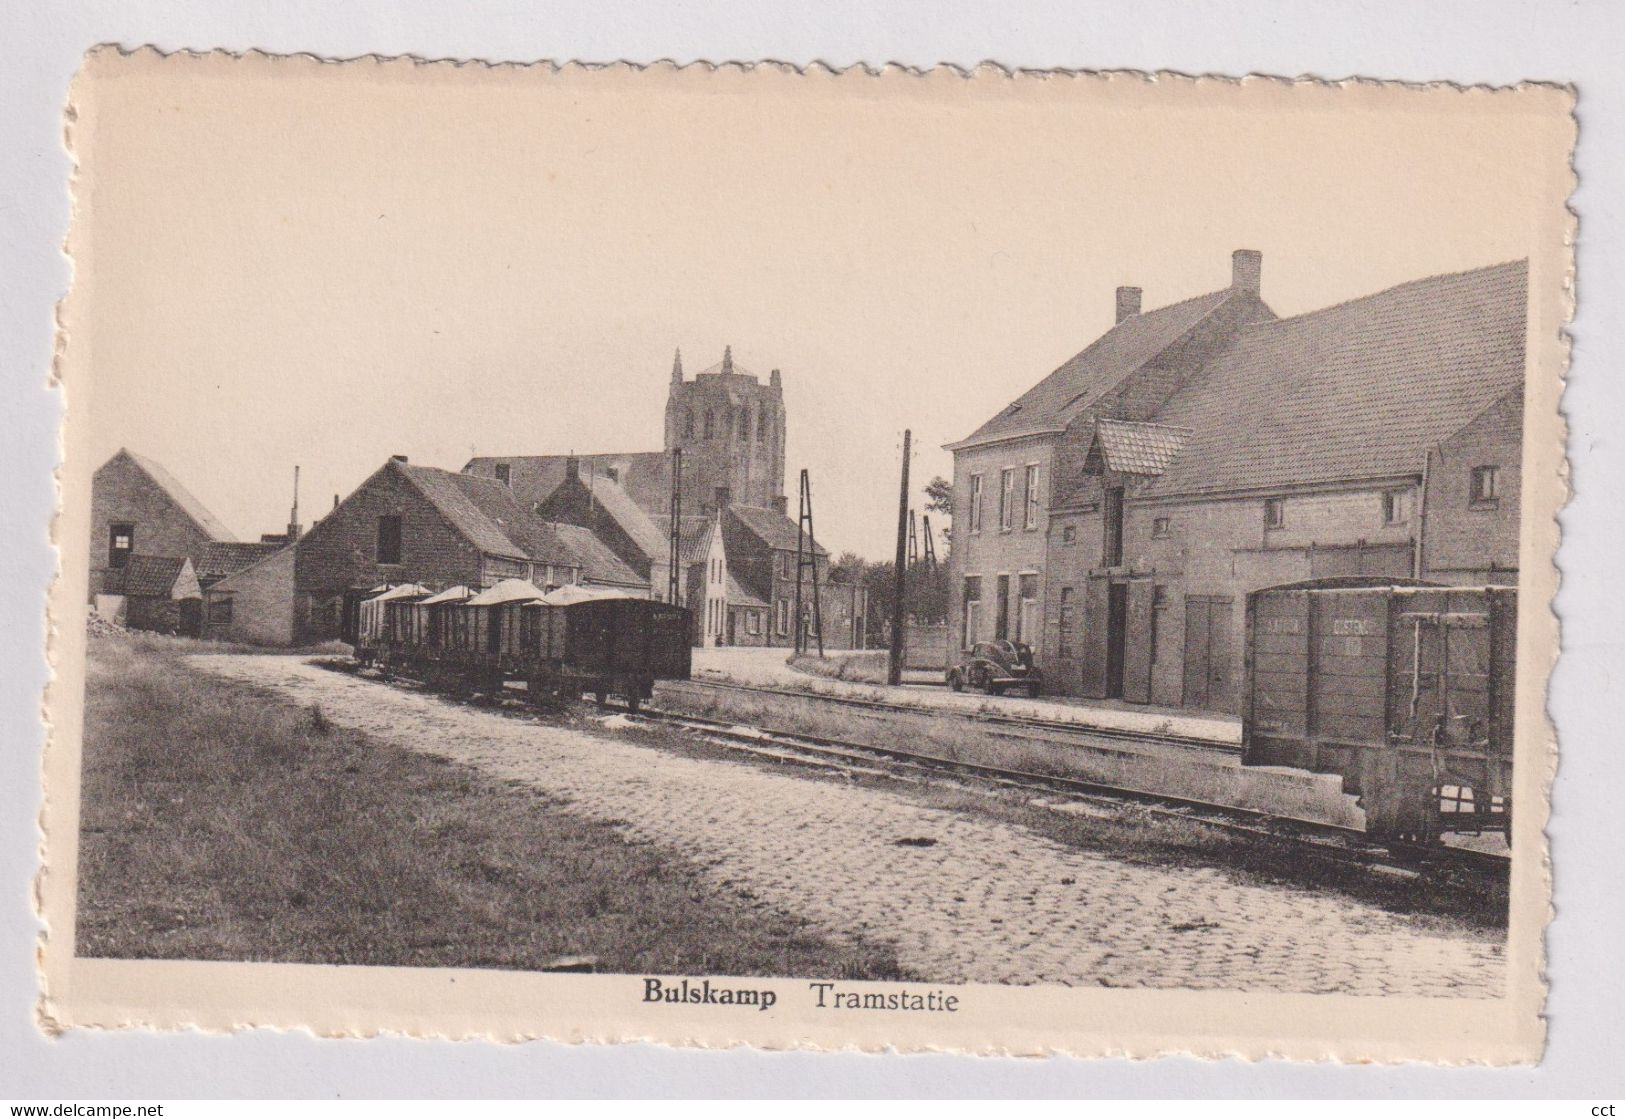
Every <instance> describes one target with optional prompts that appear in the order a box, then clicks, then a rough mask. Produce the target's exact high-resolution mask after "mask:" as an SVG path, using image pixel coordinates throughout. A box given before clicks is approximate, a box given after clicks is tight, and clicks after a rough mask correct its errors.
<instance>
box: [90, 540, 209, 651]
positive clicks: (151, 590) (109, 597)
mask: <svg viewBox="0 0 1625 1119" xmlns="http://www.w3.org/2000/svg"><path fill="white" fill-rule="evenodd" d="M96 612H97V613H98V614H100V615H102V616H103V617H106V618H109V619H110V620H112V621H116V622H119V623H122V624H123V625H125V626H127V627H128V628H130V629H144V630H150V631H152V632H154V633H172V634H180V635H182V636H186V637H196V636H198V635H199V633H201V631H202V618H203V589H202V588H201V587H200V586H199V585H198V581H197V573H196V572H195V571H194V570H193V568H192V561H191V560H190V559H188V558H187V557H185V556H143V555H132V556H128V557H126V558H125V560H124V564H123V566H122V567H118V568H114V569H110V570H108V571H107V572H106V574H105V576H104V578H103V583H102V593H101V594H99V595H97V596H96Z"/></svg>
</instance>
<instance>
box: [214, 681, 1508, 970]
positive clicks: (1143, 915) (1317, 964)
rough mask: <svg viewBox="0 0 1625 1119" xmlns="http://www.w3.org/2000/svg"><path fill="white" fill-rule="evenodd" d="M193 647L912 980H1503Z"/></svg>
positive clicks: (1098, 868) (843, 806) (1212, 884)
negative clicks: (644, 849)
mask: <svg viewBox="0 0 1625 1119" xmlns="http://www.w3.org/2000/svg"><path fill="white" fill-rule="evenodd" d="M192 663H194V664H195V665H197V666H199V667H200V668H204V669H206V670H208V671H211V672H215V673H219V674H221V675H224V676H228V677H232V678H236V679H240V680H244V681H248V682H252V683H257V684H261V685H266V686H270V687H272V688H274V689H276V690H278V691H280V692H282V693H285V694H286V695H287V696H288V697H289V698H291V699H294V700H296V701H298V702H300V703H304V704H315V703H319V704H320V705H321V709H322V712H323V713H324V714H325V715H326V716H327V717H328V718H329V719H330V720H332V721H333V722H335V723H337V724H339V725H342V726H347V727H352V728H356V729H360V730H363V731H365V732H367V733H368V734H371V735H373V736H375V737H377V738H378V739H380V740H383V741H387V742H391V743H394V744H397V745H399V746H402V747H405V748H408V749H412V750H417V751H421V752H425V753H430V754H438V755H441V756H444V757H447V758H451V759H454V760H456V761H458V762H462V763H465V764H468V765H470V766H474V767H477V768H479V769H480V770H483V771H484V772H486V773H488V774H490V775H492V776H494V777H496V778H502V779H519V780H523V781H526V782H529V783H531V784H533V785H535V786H537V787H538V788H541V789H545V790H546V791H548V792H549V793H551V794H554V795H556V796H559V797H562V798H564V799H566V800H567V801H568V802H569V809H568V810H569V811H572V812H577V813H581V814H583V815H586V816H589V817H593V818H597V819H601V820H614V821H618V822H620V826H621V827H622V828H623V829H624V832H625V833H626V834H627V835H628V836H629V837H636V838H638V839H640V840H646V841H652V842H654V843H657V844H659V845H661V846H663V847H665V848H666V849H668V850H670V851H672V852H674V853H676V852H680V853H682V855H683V856H684V857H687V858H690V859H692V860H693V861H694V862H696V863H697V864H698V865H700V866H702V867H704V868H706V870H707V871H708V872H709V874H710V875H711V877H712V878H713V880H714V881H715V882H716V883H717V885H718V886H719V887H726V888H730V889H733V890H736V891H739V892H742V893H745V894H747V895H748V896H751V897H754V898H755V899H757V900H758V901H759V902H760V903H761V904H763V905H766V906H772V907H775V908H777V909H779V910H781V911H784V912H787V913H791V914H795V915H797V916H799V917H801V918H803V919H805V920H806V921H807V922H809V924H810V925H811V926H812V927H814V928H815V929H817V930H818V931H820V932H821V933H822V934H824V935H826V936H829V937H832V938H836V939H839V938H842V937H844V936H848V935H857V936H862V937H864V938H866V939H869V940H870V941H872V942H890V943H892V944H895V946H896V948H897V951H898V956H899V959H900V961H901V962H902V964H903V966H904V967H905V968H907V969H909V970H910V971H912V972H914V973H916V974H917V975H918V976H920V977H921V978H922V979H925V980H928V981H935V982H992V983H1065V984H1091V985H1092V984H1099V985H1104V986H1126V987H1136V986H1138V987H1185V988H1221V987H1222V988H1230V989H1247V990H1276V991H1295V992H1344V993H1359V994H1372V995H1377V994H1389V993H1391V994H1405V995H1440V996H1476V997H1492V996H1494V995H1496V994H1498V993H1499V992H1500V990H1501V988H1502V985H1503V982H1504V967H1503V959H1502V950H1501V948H1500V946H1499V945H1494V944H1490V943H1485V942H1484V941H1482V940H1479V939H1473V938H1471V937H1470V936H1467V935H1450V934H1447V933H1439V932H1435V931H1429V930H1428V929H1426V928H1424V927H1422V926H1421V925H1420V924H1419V923H1417V922H1414V921H1412V920H1410V919H1407V918H1405V917H1403V916H1397V915H1394V914H1391V913H1387V912H1385V911H1383V910H1381V909H1378V908H1375V907H1373V906H1370V905H1366V904H1363V903H1360V902H1357V901H1354V900H1351V899H1349V898H1346V897H1342V896H1339V895H1336V894H1330V893H1328V894H1319V893H1313V892H1309V891H1304V890H1299V889H1288V888H1274V887H1262V886H1253V885H1240V884H1237V883H1236V882H1234V881H1232V880H1231V879H1230V878H1229V877H1228V876H1227V875H1226V874H1225V873H1224V872H1222V871H1219V870H1214V869H1185V868H1179V867H1166V868H1149V867H1144V866H1134V865H1130V864H1127V863H1123V862H1118V861H1116V860H1114V859H1112V858H1109V857H1107V856H1104V855H1101V854H1096V853H1092V852H1088V851H1081V850H1075V849H1072V848H1069V847H1066V846H1064V845H1062V844H1060V843H1057V842H1055V841H1053V840H1050V839H1047V838H1045V837H1042V836H1040V835H1037V834H1035V833H1033V832H1030V831H1027V830H1025V829H1022V828H1020V827H1016V826H1013V825H1009V824H1004V823H1000V822H996V821H991V820H988V819H986V818H982V817H978V816H976V815H974V814H963V813H954V812H948V811H944V810H941V809H936V808H931V807H927V806H924V805H921V804H919V803H916V802H915V801H913V800H911V799H909V798H908V797H907V796H906V795H903V794H901V793H894V792H890V791H886V790H882V789H873V788H864V787H859V786H851V785H845V784H842V783H840V782H836V781H831V780H827V779H816V778H812V777H808V776H797V775H793V774H792V773H789V772H786V773H777V772H773V771H769V770H765V769H763V768H761V767H759V766H754V765H748V764H740V763H733V762H727V761H717V760H709V759H698V758H687V757H683V756H680V755H677V754H673V753H671V752H669V751H665V750H661V749H656V748H652V747H647V746H639V745H635V744H633V743H631V742H628V741H617V740H615V739H614V738H613V737H598V736H596V735H587V734H582V733H580V732H579V731H572V730H568V729H564V728H559V727H553V726H548V725H546V724H543V723H540V722H537V721H534V720H531V719H519V718H504V717H500V716H497V715H495V714H493V713H491V712H488V711H480V710H478V709H475V708H469V707H462V706H457V705H454V704H450V703H447V702H444V701H442V700H440V699H437V698H436V697H434V696H431V695H427V694H423V693H419V692H414V691H406V690H402V689H399V688H392V687H389V686H387V685H384V684H381V683H379V682H377V681H374V680H367V679H361V678H357V677H354V676H350V675H347V674H344V673H337V672H332V671H329V670H327V669H323V668H319V667H316V666H313V665H307V664H304V663H302V662H300V661H298V660H295V659H292V658H288V657H280V656H257V657H256V656H243V657H234V656H208V657H197V658H194V660H193V662H192ZM614 722H615V720H612V721H611V725H614ZM904 841H908V842H906V843H905V842H904ZM900 844H901V845H900Z"/></svg>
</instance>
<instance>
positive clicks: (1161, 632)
mask: <svg viewBox="0 0 1625 1119" xmlns="http://www.w3.org/2000/svg"><path fill="white" fill-rule="evenodd" d="M1525 287H1526V267H1525V264H1524V263H1523V262H1514V263H1510V264H1502V265H1496V266H1493V267H1489V268H1482V269H1477V270H1474V271H1470V272H1464V273H1459V274H1454V275H1445V276H1434V277H1429V278H1427V279H1423V280H1418V281H1414V282H1412V283H1408V284H1402V285H1400V286H1398V287H1395V288H1391V289H1389V290H1387V291H1383V292H1379V293H1377V294H1375V295H1371V296H1366V297H1364V298H1361V299H1355V300H1351V301H1349V302H1347V303H1342V304H1338V305H1337V306H1334V307H1328V308H1325V309H1323V310H1319V311H1313V312H1310V313H1307V314H1304V315H1298V316H1294V317H1292V318H1287V319H1273V318H1269V319H1260V320H1258V321H1255V322H1251V323H1247V324H1244V325H1241V326H1240V327H1238V328H1237V329H1236V330H1235V331H1233V332H1232V336H1231V338H1230V339H1229V341H1228V342H1227V343H1226V344H1225V345H1224V346H1222V347H1220V348H1218V349H1217V350H1216V351H1215V352H1213V353H1211V354H1210V355H1209V356H1208V357H1207V359H1206V360H1205V362H1204V364H1203V367H1202V368H1201V370H1200V371H1199V374H1198V375H1196V376H1194V377H1191V378H1189V379H1187V380H1186V381H1185V382H1184V383H1183V384H1181V385H1180V386H1179V387H1178V388H1177V389H1176V390H1175V391H1174V392H1173V393H1171V394H1170V395H1169V396H1168V397H1166V398H1165V399H1164V400H1163V401H1162V402H1161V404H1160V405H1159V406H1158V407H1157V408H1156V409H1154V410H1152V411H1151V412H1150V413H1149V414H1145V413H1140V414H1137V415H1130V416H1122V415H1120V414H1119V415H1116V416H1113V415H1109V414H1105V413H1102V412H1100V411H1097V412H1096V414H1095V415H1094V416H1093V417H1092V418H1091V421H1090V423H1089V424H1088V426H1087V427H1085V428H1082V429H1075V430H1073V431H1071V432H1069V433H1068V435H1067V436H1066V437H1065V438H1064V439H1063V440H1062V441H1061V443H1060V444H1059V445H1058V447H1057V450H1056V454H1055V460H1054V461H1055V464H1056V466H1055V470H1056V479H1055V484H1054V488H1053V493H1052V495H1051V500H1050V508H1049V517H1048V524H1047V529H1046V532H1045V538H1046V543H1047V551H1046V558H1045V563H1044V567H1043V569H1042V572H1043V578H1042V582H1041V583H1040V586H1039V587H1038V588H1037V589H1036V593H1035V596H1034V597H1036V598H1038V599H1039V600H1040V602H1041V603H1042V606H1041V610H1042V618H1043V625H1042V634H1041V636H1040V637H1039V639H1038V640H1035V642H1034V643H1035V644H1036V645H1038V646H1039V647H1040V648H1041V650H1042V658H1043V664H1044V667H1045V670H1046V679H1047V680H1049V681H1050V683H1051V686H1052V687H1053V688H1054V689H1055V690H1057V691H1061V692H1065V693H1069V694H1075V695H1082V696H1089V697H1099V698H1122V699H1124V700H1128V701H1131V702H1151V703H1157V704H1163V705H1169V706H1175V705H1183V706H1187V707H1193V708H1199V709H1206V710H1215V711H1227V712H1234V711H1236V710H1237V709H1238V705H1239V687H1240V683H1241V680H1240V678H1241V675H1242V667H1243V661H1242V657H1243V648H1242V643H1243V640H1244V632H1243V622H1244V609H1245V602H1246V596H1247V594H1248V592H1250V591H1253V590H1257V589H1260V588H1262V587H1267V586H1274V585H1278V584H1281V583H1288V582H1294V581H1298V580H1302V579H1310V578H1322V577H1327V576H1334V575H1351V574H1369V575H1380V576H1388V577H1420V578H1423V579H1427V580H1432V581H1439V582H1450V583H1481V582H1496V583H1515V582H1516V578H1517V555H1518V521H1517V488H1518V481H1519V473H1520V471H1519V463H1520V460H1521V456H1522V396H1523V377H1524V332H1525V323H1526V310H1525V301H1526V291H1525ZM956 529H957V525H956ZM956 544H957V539H956ZM955 550H956V552H957V551H958V549H957V547H956V549H955ZM972 574H973V573H972V572H969V571H967V572H966V574H965V575H964V576H962V578H965V577H970V576H971V575H972Z"/></svg>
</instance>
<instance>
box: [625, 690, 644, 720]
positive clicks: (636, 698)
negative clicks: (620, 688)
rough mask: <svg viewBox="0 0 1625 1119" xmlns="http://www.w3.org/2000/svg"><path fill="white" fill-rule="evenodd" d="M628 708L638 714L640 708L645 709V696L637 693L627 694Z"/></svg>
mask: <svg viewBox="0 0 1625 1119" xmlns="http://www.w3.org/2000/svg"><path fill="white" fill-rule="evenodd" d="M626 709H627V711H629V712H631V713H632V714H634V715H636V714H637V713H638V712H639V711H640V710H642V709H643V697H642V696H640V695H636V694H633V695H629V696H627V697H626Z"/></svg>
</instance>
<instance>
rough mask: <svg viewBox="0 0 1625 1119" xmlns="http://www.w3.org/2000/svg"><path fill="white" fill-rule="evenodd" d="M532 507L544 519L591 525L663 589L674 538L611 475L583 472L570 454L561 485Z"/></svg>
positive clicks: (646, 578)
mask: <svg viewBox="0 0 1625 1119" xmlns="http://www.w3.org/2000/svg"><path fill="white" fill-rule="evenodd" d="M534 507H535V509H536V511H537V512H538V513H539V514H540V515H541V516H542V518H543V519H544V520H548V521H554V522H556V523H560V524H570V525H578V526H580V527H582V528H585V529H588V530H590V531H591V532H592V534H593V535H594V536H596V537H597V538H598V539H599V540H601V541H603V543H604V544H605V546H606V547H608V548H609V549H610V551H612V552H614V553H615V554H616V555H617V556H619V557H620V559H621V561H622V562H623V563H625V564H626V565H627V566H628V567H630V568H631V569H632V570H633V571H635V572H637V573H638V575H639V577H640V578H642V579H643V580H644V582H645V583H647V584H649V585H650V586H651V587H652V588H653V589H654V590H655V592H656V593H657V594H659V595H664V593H665V590H666V586H667V580H666V553H667V551H668V550H669V549H670V541H669V540H668V538H667V535H666V534H665V533H664V532H662V531H661V529H660V528H659V527H658V526H656V524H655V522H654V520H653V519H651V517H650V515H649V514H648V513H647V512H645V511H644V509H643V508H642V507H641V506H639V505H638V503H637V502H635V501H633V500H632V497H631V495H630V494H628V493H627V492H626V490H625V489H623V488H622V487H621V485H620V483H619V482H617V481H615V480H614V478H613V477H610V476H596V475H593V474H591V473H589V474H586V475H583V474H582V472H581V463H580V460H579V459H577V458H576V457H575V456H573V455H572V456H569V457H567V458H566V459H565V465H564V474H563V476H562V477H561V478H560V479H559V483H558V485H557V486H555V487H554V489H553V492H552V493H550V494H548V495H547V496H546V497H544V498H542V499H541V500H540V501H539V502H537V503H536V504H535V506H534ZM657 569H658V570H657Z"/></svg>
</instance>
